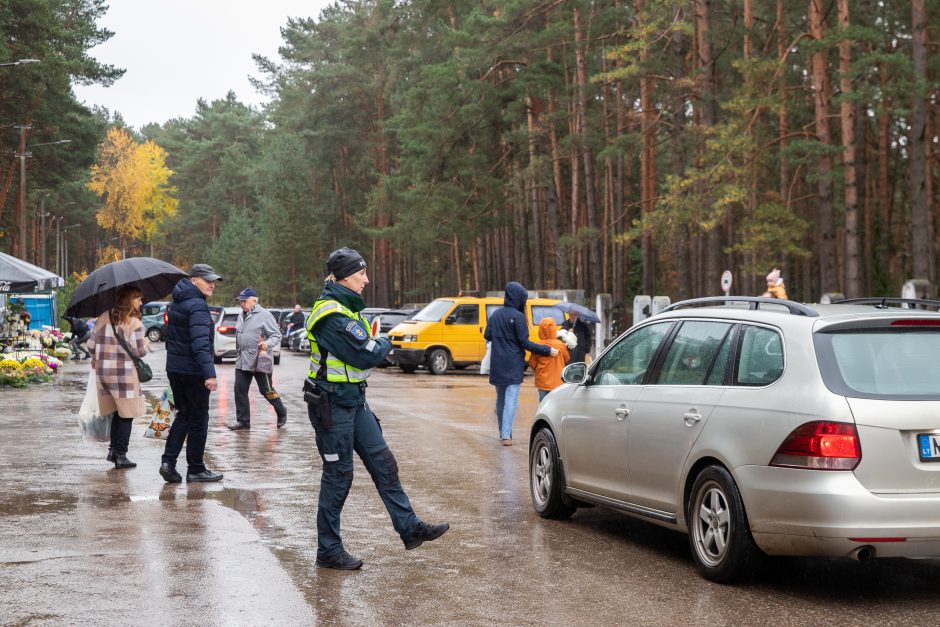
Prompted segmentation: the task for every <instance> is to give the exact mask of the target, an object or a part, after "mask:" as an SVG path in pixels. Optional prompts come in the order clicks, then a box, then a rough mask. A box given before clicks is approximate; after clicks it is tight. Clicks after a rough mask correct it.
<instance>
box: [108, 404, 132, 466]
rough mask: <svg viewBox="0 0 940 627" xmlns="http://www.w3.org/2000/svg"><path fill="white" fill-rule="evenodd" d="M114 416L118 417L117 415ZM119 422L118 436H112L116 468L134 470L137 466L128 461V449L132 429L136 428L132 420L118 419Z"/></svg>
mask: <svg viewBox="0 0 940 627" xmlns="http://www.w3.org/2000/svg"><path fill="white" fill-rule="evenodd" d="M114 415H115V416H117V413H115V414H114ZM117 422H118V425H117V434H116V435H115V434H113V433H112V436H111V443H112V445H113V446H114V467H115V468H133V467H135V466H136V465H137V464H135V463H134V462H132V461H131V460H129V459H127V447H128V445H129V444H130V441H131V428H132V427H133V426H134V421H133V420H132V419H130V418H120V417H118V419H117ZM112 424H113V423H112ZM112 428H113V427H112Z"/></svg>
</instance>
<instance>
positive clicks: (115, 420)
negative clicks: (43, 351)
mask: <svg viewBox="0 0 940 627" xmlns="http://www.w3.org/2000/svg"><path fill="white" fill-rule="evenodd" d="M76 359H78V357H76ZM120 439H121V418H120V417H119V416H118V413H117V412H114V413H113V414H111V444H109V445H108V456H107V457H106V458H105V459H107V460H108V461H109V462H114V449H115V444H116V443H117V442H119V441H120Z"/></svg>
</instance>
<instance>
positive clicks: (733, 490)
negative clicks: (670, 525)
mask: <svg viewBox="0 0 940 627" xmlns="http://www.w3.org/2000/svg"><path fill="white" fill-rule="evenodd" d="M686 520H687V521H688V525H689V544H690V546H691V548H692V556H693V557H694V558H695V563H696V565H697V566H698V568H699V570H700V571H701V573H702V574H703V575H704V576H705V577H706V578H707V579H711V580H712V581H729V580H731V579H734V578H736V577H738V576H740V575H742V574H743V573H744V572H746V571H747V570H749V569H750V568H751V567H752V566H753V565H754V564H755V562H756V561H757V559H758V557H759V556H760V555H761V551H760V549H759V548H758V547H757V545H756V544H755V543H754V539H753V538H752V537H751V530H750V527H749V525H748V522H747V515H746V514H745V512H744V503H743V501H742V500H741V494H740V493H739V492H738V488H737V486H736V485H735V484H734V479H733V478H732V477H731V474H730V473H729V472H728V471H727V470H726V469H725V468H723V467H721V466H709V467H707V468H705V469H704V470H703V471H702V472H701V473H700V474H699V475H698V477H696V479H695V484H694V485H693V486H692V493H691V500H690V501H689V508H688V515H687V519H686Z"/></svg>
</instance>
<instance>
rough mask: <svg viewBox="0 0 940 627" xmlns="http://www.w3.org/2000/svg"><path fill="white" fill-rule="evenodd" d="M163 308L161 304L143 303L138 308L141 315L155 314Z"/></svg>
mask: <svg viewBox="0 0 940 627" xmlns="http://www.w3.org/2000/svg"><path fill="white" fill-rule="evenodd" d="M162 310H163V305H144V306H143V307H141V308H140V313H141V315H144V316H155V315H157V314H159V313H160V312H161V311H162Z"/></svg>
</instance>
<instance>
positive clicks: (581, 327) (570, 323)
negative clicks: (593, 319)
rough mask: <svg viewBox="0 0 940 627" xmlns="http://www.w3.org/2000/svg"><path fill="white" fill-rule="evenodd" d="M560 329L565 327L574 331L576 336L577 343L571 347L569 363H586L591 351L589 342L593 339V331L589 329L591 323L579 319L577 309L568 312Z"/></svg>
mask: <svg viewBox="0 0 940 627" xmlns="http://www.w3.org/2000/svg"><path fill="white" fill-rule="evenodd" d="M561 328H562V329H567V330H569V331H571V332H572V333H574V335H575V337H576V338H578V345H577V346H575V347H574V348H572V349H571V363H573V364H577V363H580V362H582V361H583V362H585V363H587V356H588V354H590V352H591V343H592V342H593V341H594V333H593V332H592V331H591V325H590V324H588V323H587V322H585V321H584V320H581V317H580V316H579V315H578V312H577V311H571V312H569V313H568V319H567V320H565V321H564V322H563V323H562V324H561Z"/></svg>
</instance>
